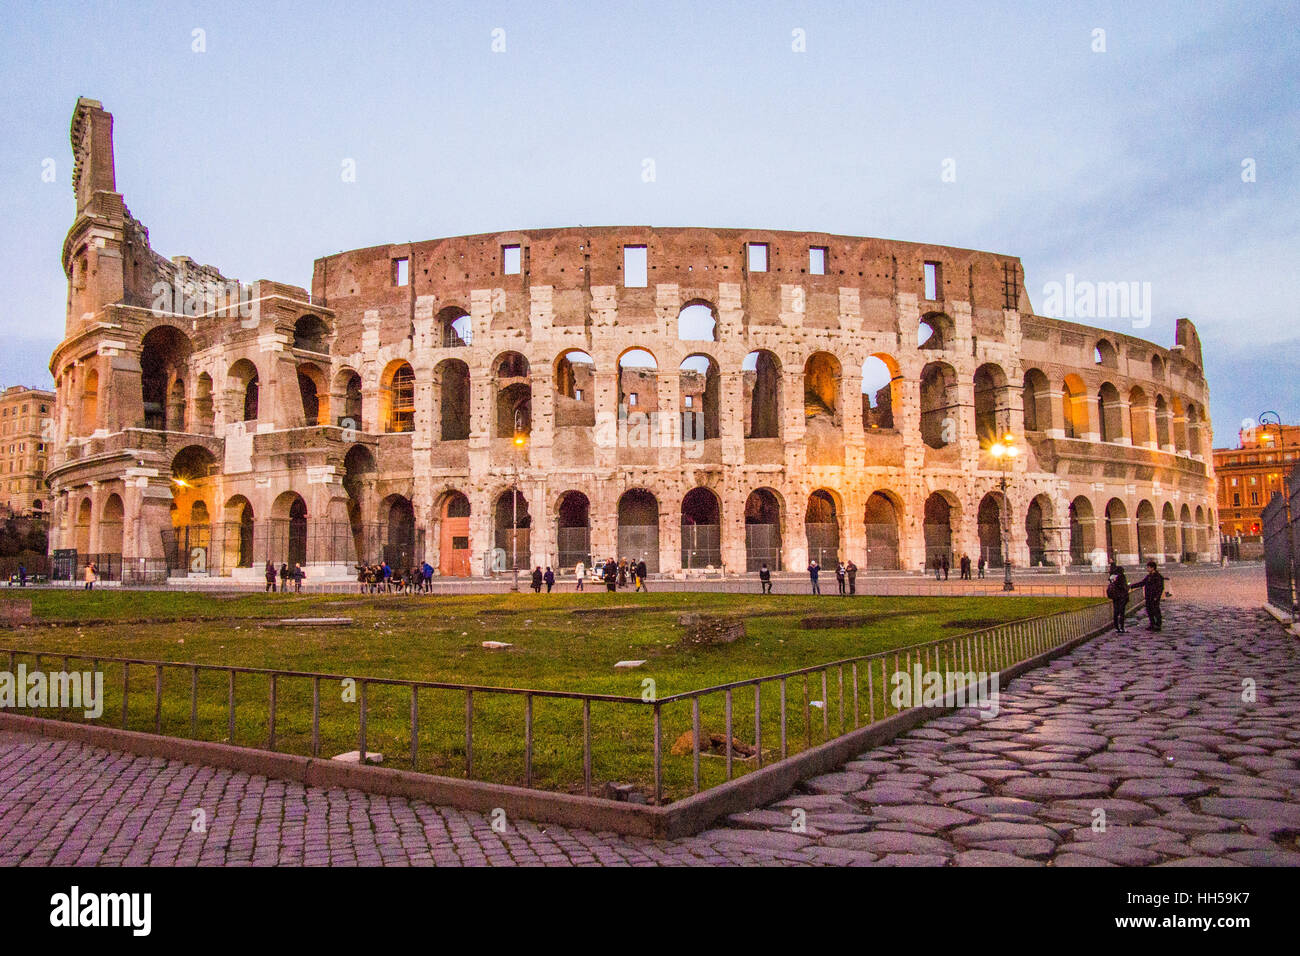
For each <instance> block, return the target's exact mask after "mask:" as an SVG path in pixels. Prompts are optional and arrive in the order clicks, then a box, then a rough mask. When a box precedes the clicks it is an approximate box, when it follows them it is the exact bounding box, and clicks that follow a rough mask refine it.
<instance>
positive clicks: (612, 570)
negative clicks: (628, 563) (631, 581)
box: [605, 558, 618, 591]
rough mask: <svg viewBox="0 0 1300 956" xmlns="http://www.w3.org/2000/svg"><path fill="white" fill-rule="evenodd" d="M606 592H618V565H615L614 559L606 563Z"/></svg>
mask: <svg viewBox="0 0 1300 956" xmlns="http://www.w3.org/2000/svg"><path fill="white" fill-rule="evenodd" d="M605 590H606V591H617V590H618V564H616V563H615V561H614V559H613V558H610V559H609V560H608V561H606V562H605Z"/></svg>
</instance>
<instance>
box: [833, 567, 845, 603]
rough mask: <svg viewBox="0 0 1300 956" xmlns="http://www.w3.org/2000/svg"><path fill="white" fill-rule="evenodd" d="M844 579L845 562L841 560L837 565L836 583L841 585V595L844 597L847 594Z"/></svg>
mask: <svg viewBox="0 0 1300 956" xmlns="http://www.w3.org/2000/svg"><path fill="white" fill-rule="evenodd" d="M844 579H845V571H844V562H843V561H841V562H839V563H838V564H837V565H835V583H836V584H838V585H839V587H840V597H844V594H845V591H844Z"/></svg>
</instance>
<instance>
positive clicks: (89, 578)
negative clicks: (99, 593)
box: [82, 561, 95, 591]
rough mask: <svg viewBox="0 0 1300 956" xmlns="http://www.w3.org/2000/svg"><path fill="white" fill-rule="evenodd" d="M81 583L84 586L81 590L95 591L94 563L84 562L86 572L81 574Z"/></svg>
mask: <svg viewBox="0 0 1300 956" xmlns="http://www.w3.org/2000/svg"><path fill="white" fill-rule="evenodd" d="M82 582H83V584H84V588H83V590H86V591H93V590H95V562H93V561H87V562H86V570H85V571H84V572H82Z"/></svg>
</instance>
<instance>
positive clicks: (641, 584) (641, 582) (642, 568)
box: [636, 558, 650, 594]
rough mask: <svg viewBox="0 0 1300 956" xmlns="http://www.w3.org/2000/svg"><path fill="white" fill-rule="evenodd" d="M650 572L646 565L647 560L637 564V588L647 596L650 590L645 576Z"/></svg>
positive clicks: (643, 559)
mask: <svg viewBox="0 0 1300 956" xmlns="http://www.w3.org/2000/svg"><path fill="white" fill-rule="evenodd" d="M649 572H650V569H649V568H647V567H646V565H645V558H642V559H641V560H640V561H638V562H637V563H636V587H637V590H638V591H644V592H645V593H646V594H649V593H650V588H649V587H648V586H647V585H646V583H645V576H646V575H647V574H648V573H649Z"/></svg>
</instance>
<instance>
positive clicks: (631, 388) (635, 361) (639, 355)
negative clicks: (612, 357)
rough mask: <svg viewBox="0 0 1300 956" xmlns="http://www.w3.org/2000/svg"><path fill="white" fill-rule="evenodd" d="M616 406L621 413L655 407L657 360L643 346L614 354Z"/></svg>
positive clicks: (649, 409)
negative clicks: (616, 371) (616, 385)
mask: <svg viewBox="0 0 1300 956" xmlns="http://www.w3.org/2000/svg"><path fill="white" fill-rule="evenodd" d="M618 408H619V414H620V415H621V416H631V415H634V414H637V413H640V412H653V411H657V410H658V408H659V362H658V360H657V359H656V358H655V357H654V355H652V354H651V353H650V352H647V351H646V350H645V349H628V350H627V351H626V352H624V353H623V354H622V355H620V356H619V357H618Z"/></svg>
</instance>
